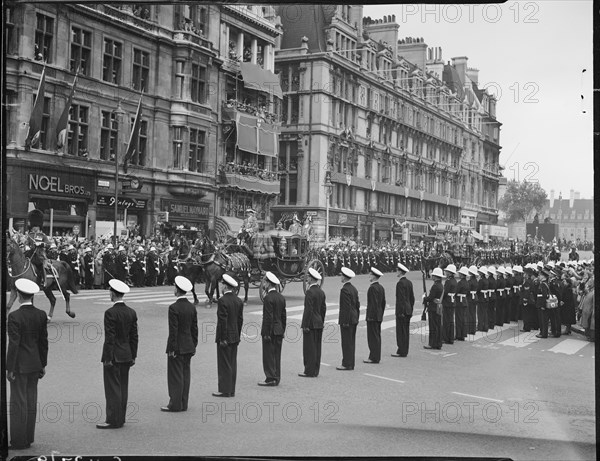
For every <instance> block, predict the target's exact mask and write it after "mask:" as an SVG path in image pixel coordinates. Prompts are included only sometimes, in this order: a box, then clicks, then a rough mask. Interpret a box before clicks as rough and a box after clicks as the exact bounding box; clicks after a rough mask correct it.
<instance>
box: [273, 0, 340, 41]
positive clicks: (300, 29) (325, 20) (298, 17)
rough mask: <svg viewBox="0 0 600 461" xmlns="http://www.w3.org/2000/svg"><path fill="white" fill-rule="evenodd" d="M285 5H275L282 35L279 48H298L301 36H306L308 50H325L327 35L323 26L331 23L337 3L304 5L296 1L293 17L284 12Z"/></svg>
mask: <svg viewBox="0 0 600 461" xmlns="http://www.w3.org/2000/svg"><path fill="white" fill-rule="evenodd" d="M282 8H283V9H285V8H287V6H283V7H277V14H279V15H280V16H281V24H282V26H283V36H282V37H281V49H286V48H299V47H300V45H301V44H302V37H306V38H308V49H309V51H310V52H319V51H326V50H327V36H326V34H325V28H326V27H327V26H328V25H330V24H331V19H332V18H333V16H334V15H335V11H336V9H337V5H305V4H303V3H298V4H296V5H295V6H294V11H295V12H296V13H295V14H294V17H291V16H290V14H289V12H288V13H287V14H286V11H285V10H282V11H280V10H281V9H282Z"/></svg>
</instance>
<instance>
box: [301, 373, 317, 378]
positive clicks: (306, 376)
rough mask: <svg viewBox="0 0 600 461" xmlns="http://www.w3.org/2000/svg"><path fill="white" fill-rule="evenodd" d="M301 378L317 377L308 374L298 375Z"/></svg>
mask: <svg viewBox="0 0 600 461" xmlns="http://www.w3.org/2000/svg"><path fill="white" fill-rule="evenodd" d="M298 376H300V377H301V378H316V376H312V375H307V374H306V373H298Z"/></svg>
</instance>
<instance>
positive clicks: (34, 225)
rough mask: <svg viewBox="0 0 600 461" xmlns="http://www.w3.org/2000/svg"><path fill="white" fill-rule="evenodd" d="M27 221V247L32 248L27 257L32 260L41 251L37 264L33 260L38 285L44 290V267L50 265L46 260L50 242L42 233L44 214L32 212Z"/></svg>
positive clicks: (37, 211)
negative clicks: (47, 247) (36, 252)
mask: <svg viewBox="0 0 600 461" xmlns="http://www.w3.org/2000/svg"><path fill="white" fill-rule="evenodd" d="M27 220H28V221H29V234H28V235H27V246H28V247H29V248H31V251H29V252H28V253H27V254H26V256H27V257H28V258H31V257H32V256H33V254H34V253H35V251H36V249H38V248H39V249H40V251H38V259H37V260H36V263H33V259H32V264H34V266H35V269H36V272H37V280H36V283H37V284H38V285H39V286H40V287H42V288H43V287H44V286H45V285H46V273H45V271H44V267H45V266H47V265H48V264H47V258H46V246H47V245H49V244H50V240H49V239H48V237H47V236H46V234H44V233H43V232H42V226H43V225H44V213H42V211H40V210H37V209H35V210H32V211H30V212H29V214H28V215H27ZM34 259H35V258H34ZM48 270H50V269H48Z"/></svg>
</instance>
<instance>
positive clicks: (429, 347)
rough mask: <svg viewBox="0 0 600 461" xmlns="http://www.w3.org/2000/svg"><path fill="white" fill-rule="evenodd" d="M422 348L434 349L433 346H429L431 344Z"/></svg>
mask: <svg viewBox="0 0 600 461" xmlns="http://www.w3.org/2000/svg"><path fill="white" fill-rule="evenodd" d="M423 349H436V348H435V347H431V346H423Z"/></svg>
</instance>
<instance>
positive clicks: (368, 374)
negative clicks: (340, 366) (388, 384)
mask: <svg viewBox="0 0 600 461" xmlns="http://www.w3.org/2000/svg"><path fill="white" fill-rule="evenodd" d="M363 375H365V376H371V377H373V378H379V379H387V380H388V381H394V382H395V383H400V384H404V381H400V380H399V379H392V378H386V377H385V376H378V375H372V374H371V373H363Z"/></svg>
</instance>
